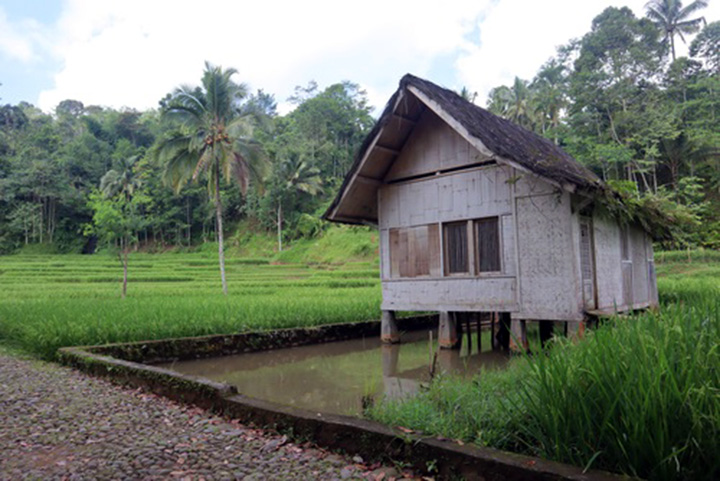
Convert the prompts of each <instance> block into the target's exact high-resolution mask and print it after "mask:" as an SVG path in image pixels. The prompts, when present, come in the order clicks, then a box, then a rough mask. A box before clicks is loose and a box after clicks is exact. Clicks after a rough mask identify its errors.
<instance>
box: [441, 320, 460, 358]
mask: <svg viewBox="0 0 720 481" xmlns="http://www.w3.org/2000/svg"><path fill="white" fill-rule="evenodd" d="M439 317H440V326H439V327H438V342H439V344H440V347H441V348H443V349H457V348H459V347H460V339H461V338H460V337H459V336H458V332H457V331H458V324H457V323H456V322H455V316H454V315H453V313H450V312H447V311H443V312H440V313H439Z"/></svg>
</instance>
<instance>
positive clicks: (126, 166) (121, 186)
mask: <svg viewBox="0 0 720 481" xmlns="http://www.w3.org/2000/svg"><path fill="white" fill-rule="evenodd" d="M139 158H140V156H139V155H133V156H131V157H127V158H125V159H122V160H120V161H119V162H118V163H117V164H116V167H115V168H114V169H111V170H108V171H107V172H106V173H105V175H103V177H102V179H100V191H101V192H102V193H103V195H104V196H105V197H106V198H108V199H109V198H111V197H115V196H116V195H117V194H121V195H122V196H123V197H124V198H125V200H130V198H131V197H132V196H133V194H134V193H135V191H136V190H137V189H138V188H139V187H140V185H141V182H140V179H139V178H137V177H136V176H135V164H136V163H137V161H138V159H139Z"/></svg>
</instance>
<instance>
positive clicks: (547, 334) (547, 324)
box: [540, 321, 555, 349]
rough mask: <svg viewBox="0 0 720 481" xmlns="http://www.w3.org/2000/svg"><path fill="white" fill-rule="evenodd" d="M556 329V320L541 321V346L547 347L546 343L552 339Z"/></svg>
mask: <svg viewBox="0 0 720 481" xmlns="http://www.w3.org/2000/svg"><path fill="white" fill-rule="evenodd" d="M554 329H555V322H554V321H540V346H542V348H543V349H544V348H545V343H547V342H548V341H550V339H552V337H553V330H554Z"/></svg>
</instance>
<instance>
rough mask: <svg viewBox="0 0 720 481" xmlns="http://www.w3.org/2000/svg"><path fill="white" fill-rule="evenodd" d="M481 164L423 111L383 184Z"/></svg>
mask: <svg viewBox="0 0 720 481" xmlns="http://www.w3.org/2000/svg"><path fill="white" fill-rule="evenodd" d="M483 160H484V157H483V156H481V155H480V153H479V152H478V151H477V150H475V148H474V147H472V146H471V145H470V144H469V143H468V142H467V141H466V140H465V139H463V138H462V137H461V136H460V135H459V134H458V133H457V132H455V131H454V130H453V129H452V128H451V127H450V126H449V125H447V124H446V123H445V122H443V121H442V120H441V119H440V118H439V117H438V116H437V115H435V114H434V113H432V112H431V111H429V110H426V111H425V112H424V113H423V115H422V116H421V117H420V120H419V121H418V124H417V125H416V126H415V129H414V130H413V132H412V134H410V137H409V138H408V140H407V142H406V143H405V147H404V148H403V150H402V152H401V153H400V155H399V156H398V158H397V159H396V160H395V162H394V164H393V166H392V167H391V168H390V171H389V172H388V173H387V175H386V176H385V181H393V180H398V179H405V178H408V177H413V176H416V175H421V174H429V173H434V172H437V171H440V170H445V169H451V168H454V167H461V166H464V165H469V164H474V163H477V162H481V161H483Z"/></svg>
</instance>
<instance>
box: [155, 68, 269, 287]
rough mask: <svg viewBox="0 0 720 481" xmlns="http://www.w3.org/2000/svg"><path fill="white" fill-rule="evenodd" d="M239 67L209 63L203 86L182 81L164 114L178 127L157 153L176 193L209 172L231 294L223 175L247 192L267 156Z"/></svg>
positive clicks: (222, 274)
mask: <svg viewBox="0 0 720 481" xmlns="http://www.w3.org/2000/svg"><path fill="white" fill-rule="evenodd" d="M236 73H237V71H236V70H235V69H223V68H222V67H216V66H213V65H210V64H209V63H207V62H206V63H205V71H204V72H203V77H202V87H195V88H191V87H187V86H183V87H180V88H178V89H176V90H175V92H173V94H172V96H171V98H170V100H169V101H168V103H167V105H166V106H165V108H164V109H163V113H162V115H163V118H164V119H166V120H168V121H170V122H171V123H172V124H173V125H174V126H175V129H174V130H172V131H170V132H169V133H168V134H167V135H166V136H164V137H163V138H162V139H160V140H159V141H158V143H157V144H156V146H155V148H154V152H155V155H156V156H157V158H158V159H159V160H160V161H161V162H163V163H164V164H165V172H164V180H165V182H166V183H167V184H169V185H172V186H173V187H174V188H175V191H176V192H179V191H180V189H182V187H183V185H185V183H187V182H188V181H189V180H197V179H198V178H199V177H200V176H201V175H203V174H205V176H206V177H207V185H208V194H209V196H210V198H211V200H212V201H213V203H214V205H215V219H216V226H217V235H218V257H219V262H220V277H221V279H222V288H223V293H224V294H225V295H227V280H226V277H225V251H224V241H223V208H222V202H221V200H220V178H221V177H224V178H225V180H226V181H235V182H237V184H238V185H239V187H240V190H241V192H242V193H243V194H245V193H246V192H247V189H248V186H249V184H250V182H251V181H256V182H257V181H261V180H262V177H263V174H264V166H265V162H264V158H263V156H262V154H261V149H260V146H259V144H258V143H257V142H256V141H254V140H253V127H254V125H255V120H257V119H256V117H255V112H254V111H253V110H251V109H246V108H244V106H243V100H244V99H245V98H246V97H247V93H248V89H247V86H246V85H245V84H242V83H236V82H234V81H233V80H232V76H233V75H235V74H236Z"/></svg>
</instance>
